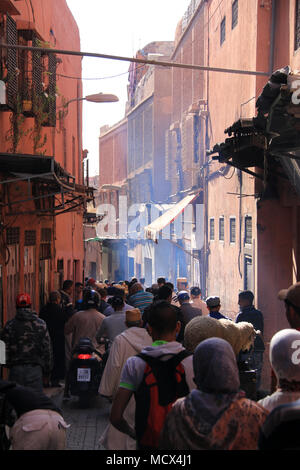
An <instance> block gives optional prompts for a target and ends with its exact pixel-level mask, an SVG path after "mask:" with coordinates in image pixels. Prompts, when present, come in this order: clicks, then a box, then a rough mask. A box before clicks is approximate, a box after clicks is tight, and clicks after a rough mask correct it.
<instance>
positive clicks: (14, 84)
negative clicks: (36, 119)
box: [6, 14, 18, 111]
mask: <svg viewBox="0 0 300 470" xmlns="http://www.w3.org/2000/svg"><path fill="white" fill-rule="evenodd" d="M6 43H7V44H10V45H14V44H15V45H16V44H18V32H17V26H16V22H15V21H14V20H13V19H12V18H11V17H10V16H9V15H8V14H7V15H6ZM17 57H18V54H17V50H16V49H8V50H7V105H8V106H9V108H11V109H12V110H13V111H16V109H17V96H18V77H17V72H16V71H17V69H18V59H17Z"/></svg>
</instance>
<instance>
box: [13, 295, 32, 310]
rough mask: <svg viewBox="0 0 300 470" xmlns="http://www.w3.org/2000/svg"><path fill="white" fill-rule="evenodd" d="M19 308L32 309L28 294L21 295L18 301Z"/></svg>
mask: <svg viewBox="0 0 300 470" xmlns="http://www.w3.org/2000/svg"><path fill="white" fill-rule="evenodd" d="M16 304H17V307H30V306H31V298H30V295H28V294H19V295H18V296H17V300H16Z"/></svg>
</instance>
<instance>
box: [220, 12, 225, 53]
mask: <svg viewBox="0 0 300 470" xmlns="http://www.w3.org/2000/svg"><path fill="white" fill-rule="evenodd" d="M225 39H226V16H224V18H223V20H222V21H221V26H220V44H221V46H222V44H223V42H224V41H225Z"/></svg>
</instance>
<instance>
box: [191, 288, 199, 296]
mask: <svg viewBox="0 0 300 470" xmlns="http://www.w3.org/2000/svg"><path fill="white" fill-rule="evenodd" d="M191 294H192V295H200V294H201V289H200V287H197V286H194V287H191Z"/></svg>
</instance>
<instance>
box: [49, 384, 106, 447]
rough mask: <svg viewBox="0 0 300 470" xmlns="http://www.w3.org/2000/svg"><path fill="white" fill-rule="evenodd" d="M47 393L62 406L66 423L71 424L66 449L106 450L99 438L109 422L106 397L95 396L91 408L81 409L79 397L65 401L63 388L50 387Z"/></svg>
mask: <svg viewBox="0 0 300 470" xmlns="http://www.w3.org/2000/svg"><path fill="white" fill-rule="evenodd" d="M47 395H48V396H51V398H52V399H53V401H54V402H55V403H56V404H57V405H58V406H59V407H60V408H61V410H62V411H63V416H64V419H65V421H66V423H67V424H70V427H69V428H68V429H67V446H66V450H104V449H103V447H102V446H100V445H99V439H100V437H101V435H102V433H103V432H104V430H105V428H106V426H107V424H108V419H109V413H110V404H109V403H108V401H107V400H106V399H105V398H102V397H100V396H98V397H95V399H94V400H93V402H92V404H91V407H90V408H85V409H80V408H79V407H78V404H77V397H72V399H71V400H70V401H67V402H63V400H62V397H63V389H61V390H59V389H56V390H52V391H51V390H50V389H49V391H47Z"/></svg>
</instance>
